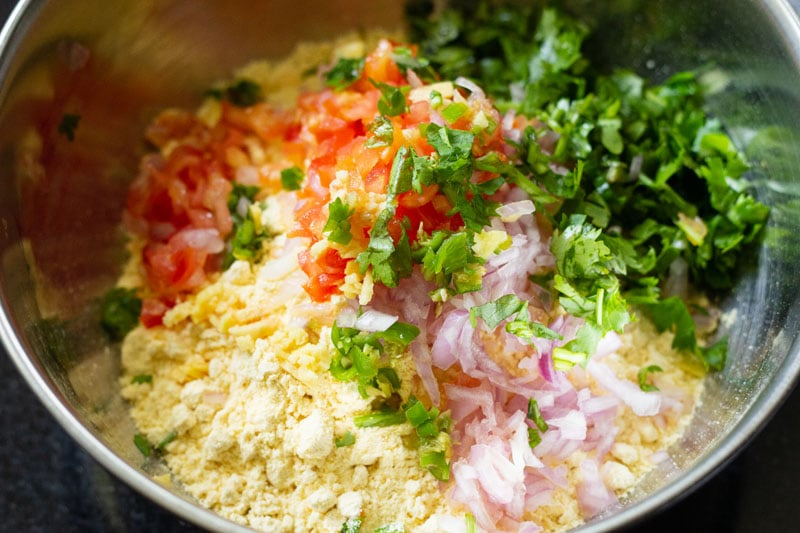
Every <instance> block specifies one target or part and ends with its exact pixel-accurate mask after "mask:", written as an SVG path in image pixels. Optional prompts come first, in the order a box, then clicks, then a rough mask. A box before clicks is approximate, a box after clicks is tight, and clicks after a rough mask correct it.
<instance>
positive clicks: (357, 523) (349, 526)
mask: <svg viewBox="0 0 800 533" xmlns="http://www.w3.org/2000/svg"><path fill="white" fill-rule="evenodd" d="M360 531H361V519H360V518H348V519H347V520H346V521H345V522H344V523H343V524H342V529H341V533H359V532H360Z"/></svg>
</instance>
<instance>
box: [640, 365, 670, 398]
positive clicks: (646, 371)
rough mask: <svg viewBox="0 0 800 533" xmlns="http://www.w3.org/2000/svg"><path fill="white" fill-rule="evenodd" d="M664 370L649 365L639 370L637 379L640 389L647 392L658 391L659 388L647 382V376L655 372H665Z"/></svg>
mask: <svg viewBox="0 0 800 533" xmlns="http://www.w3.org/2000/svg"><path fill="white" fill-rule="evenodd" d="M663 371H664V370H663V369H662V368H661V367H660V366H658V365H648V366H645V367H643V368H642V369H641V370H639V372H638V374H637V378H638V380H639V388H640V389H642V390H643V391H645V392H653V391H657V390H658V387H656V386H655V385H653V384H652V383H648V382H647V376H648V375H650V374H652V373H653V372H663Z"/></svg>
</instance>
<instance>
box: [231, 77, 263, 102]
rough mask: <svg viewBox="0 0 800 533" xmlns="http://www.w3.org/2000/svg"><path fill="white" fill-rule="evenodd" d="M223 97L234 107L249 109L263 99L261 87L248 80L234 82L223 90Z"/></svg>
mask: <svg viewBox="0 0 800 533" xmlns="http://www.w3.org/2000/svg"><path fill="white" fill-rule="evenodd" d="M223 95H224V96H225V98H227V99H228V101H229V102H230V103H232V104H233V105H235V106H236V107H250V106H253V105H255V104H257V103H259V102H260V101H261V100H262V98H263V95H262V92H261V85H259V84H258V83H256V82H254V81H252V80H248V79H241V80H237V81H235V82H234V83H232V84H231V85H229V86H228V87H226V88H225V90H224V92H223Z"/></svg>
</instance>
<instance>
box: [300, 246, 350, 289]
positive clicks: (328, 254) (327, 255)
mask: <svg viewBox="0 0 800 533" xmlns="http://www.w3.org/2000/svg"><path fill="white" fill-rule="evenodd" d="M298 262H299V264H300V268H301V269H302V270H303V272H305V273H306V275H307V276H308V282H307V283H306V284H305V285H304V288H305V290H306V292H308V295H309V296H311V299H312V300H314V301H317V302H324V301H327V300H328V299H330V297H331V296H332V295H334V294H337V293H338V292H339V286H340V285H341V284H342V283H343V282H344V277H345V274H344V272H345V268H346V267H347V263H348V261H347V260H345V259H343V258H342V256H341V255H339V252H337V251H336V250H334V249H333V248H326V249H325V251H323V252H322V253H321V254H320V255H319V256H318V257H317V258H316V259H315V258H313V257H312V256H311V252H310V251H308V250H304V251H302V252H300V254H299V255H298Z"/></svg>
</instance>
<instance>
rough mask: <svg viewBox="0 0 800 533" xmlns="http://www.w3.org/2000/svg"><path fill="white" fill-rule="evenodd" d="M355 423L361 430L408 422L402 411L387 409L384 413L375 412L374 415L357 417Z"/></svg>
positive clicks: (366, 414) (368, 414) (367, 414)
mask: <svg viewBox="0 0 800 533" xmlns="http://www.w3.org/2000/svg"><path fill="white" fill-rule="evenodd" d="M353 421H354V423H355V425H356V427H359V428H374V427H381V428H383V427H389V426H396V425H398V424H402V423H403V422H405V421H406V415H405V414H404V413H403V412H402V411H393V410H390V409H386V410H383V411H375V412H372V413H365V414H362V415H357V416H356V417H355V418H354V419H353Z"/></svg>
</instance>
